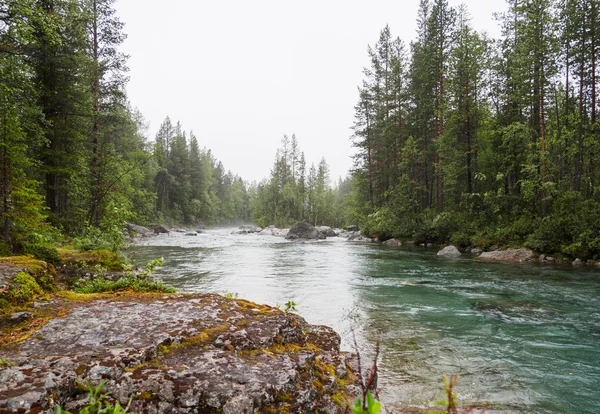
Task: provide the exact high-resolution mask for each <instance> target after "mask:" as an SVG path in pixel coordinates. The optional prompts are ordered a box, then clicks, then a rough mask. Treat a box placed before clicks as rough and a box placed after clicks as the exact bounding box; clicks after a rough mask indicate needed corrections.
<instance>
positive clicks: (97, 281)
mask: <svg viewBox="0 0 600 414" xmlns="http://www.w3.org/2000/svg"><path fill="white" fill-rule="evenodd" d="M163 264H164V259H162V258H160V259H154V260H153V261H152V262H150V263H148V264H146V269H145V270H144V271H142V272H141V273H140V274H139V275H138V274H135V273H134V272H131V271H129V272H125V274H124V275H122V276H121V277H117V278H111V277H110V276H108V275H107V273H106V268H104V267H102V266H100V265H97V266H95V269H94V274H92V275H90V276H88V277H84V278H81V279H79V280H78V281H77V282H76V283H75V289H74V290H75V292H77V293H104V292H118V291H122V290H133V291H135V292H163V293H176V292H177V290H176V289H175V288H173V287H171V286H168V285H166V284H165V283H164V282H162V281H160V280H153V279H152V278H151V277H150V276H151V274H152V273H154V271H155V270H156V268H157V267H160V266H162V265H163Z"/></svg>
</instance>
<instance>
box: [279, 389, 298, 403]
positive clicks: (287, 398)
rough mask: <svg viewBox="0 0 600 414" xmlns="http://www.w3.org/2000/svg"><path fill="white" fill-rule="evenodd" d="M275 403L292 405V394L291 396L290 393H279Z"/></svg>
mask: <svg viewBox="0 0 600 414" xmlns="http://www.w3.org/2000/svg"><path fill="white" fill-rule="evenodd" d="M275 402H278V403H293V402H294V394H292V393H291V392H285V391H280V392H279V393H277V395H276V396H275Z"/></svg>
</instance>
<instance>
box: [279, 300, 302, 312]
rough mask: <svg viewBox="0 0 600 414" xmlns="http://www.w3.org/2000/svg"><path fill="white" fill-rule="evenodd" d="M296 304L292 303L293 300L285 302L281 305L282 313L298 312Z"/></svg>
mask: <svg viewBox="0 0 600 414" xmlns="http://www.w3.org/2000/svg"><path fill="white" fill-rule="evenodd" d="M296 306H297V303H296V302H294V301H293V300H288V301H287V302H285V305H283V311H284V312H298V309H297V308H296Z"/></svg>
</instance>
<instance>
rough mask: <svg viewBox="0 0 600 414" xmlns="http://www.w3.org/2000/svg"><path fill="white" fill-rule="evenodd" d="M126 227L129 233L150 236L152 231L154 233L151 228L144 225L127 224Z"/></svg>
mask: <svg viewBox="0 0 600 414" xmlns="http://www.w3.org/2000/svg"><path fill="white" fill-rule="evenodd" d="M125 228H126V229H127V231H128V232H129V234H132V235H140V236H149V235H151V234H152V233H154V232H153V231H152V230H150V229H149V228H146V227H144V226H138V225H137V224H126V225H125Z"/></svg>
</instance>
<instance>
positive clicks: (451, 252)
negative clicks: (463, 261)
mask: <svg viewBox="0 0 600 414" xmlns="http://www.w3.org/2000/svg"><path fill="white" fill-rule="evenodd" d="M437 255H438V256H440V257H445V258H448V259H457V258H459V257H460V256H461V254H460V251H459V250H458V249H457V248H456V246H446V247H444V248H443V249H442V250H440V251H439V252H437Z"/></svg>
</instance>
